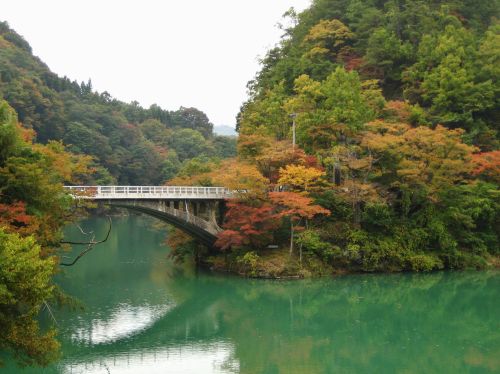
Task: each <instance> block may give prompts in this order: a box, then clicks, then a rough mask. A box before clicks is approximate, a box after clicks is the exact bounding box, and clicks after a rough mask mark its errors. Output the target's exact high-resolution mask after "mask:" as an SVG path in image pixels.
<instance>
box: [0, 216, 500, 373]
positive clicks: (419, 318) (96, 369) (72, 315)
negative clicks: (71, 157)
mask: <svg viewBox="0 0 500 374" xmlns="http://www.w3.org/2000/svg"><path fill="white" fill-rule="evenodd" d="M153 224H154V221H151V220H149V219H146V218H142V217H128V218H115V219H114V222H113V231H112V233H111V236H110V238H109V240H108V242H106V243H105V244H103V245H100V246H98V247H96V248H95V249H94V250H93V251H92V252H90V253H89V254H88V255H87V256H85V257H83V258H82V259H81V260H80V262H78V263H77V265H75V266H74V267H72V268H68V269H66V270H65V273H64V274H61V276H59V280H58V282H59V284H60V285H61V286H62V287H63V289H64V290H65V291H66V292H67V293H69V294H71V295H74V296H76V297H77V298H79V299H80V300H81V301H82V302H83V303H84V304H85V310H84V311H58V312H56V319H57V321H58V324H59V331H60V340H61V342H62V350H63V358H62V360H61V361H60V362H58V363H57V364H55V365H53V366H51V367H49V368H47V369H44V370H41V369H24V370H21V369H18V368H16V367H15V366H14V365H13V364H12V363H9V364H8V366H7V367H6V368H4V369H3V371H5V372H8V373H10V372H12V373H17V372H21V373H266V374H267V373H269V374H271V373H280V374H281V373H283V374H288V373H499V372H500V325H499V316H500V305H499V300H500V274H499V273H498V272H467V273H436V274H425V275H360V276H357V275H354V276H346V277H340V278H335V279H320V280H305V281H290V282H277V281H264V280H247V279H240V278H235V277H228V276H221V275H213V274H206V273H200V272H195V271H194V270H193V269H191V268H189V267H187V266H184V267H176V266H174V265H172V264H171V262H170V261H169V260H168V259H167V254H168V248H166V247H165V246H163V245H162V242H163V240H164V236H165V234H164V232H163V231H161V230H158V229H154V228H153ZM82 226H83V227H84V228H85V229H87V230H94V231H95V232H96V234H97V238H99V237H101V236H103V235H104V234H105V231H106V228H107V227H106V221H105V220H104V219H97V218H95V219H89V220H87V221H84V222H83V223H82ZM67 233H68V236H69V237H71V238H80V235H79V231H78V230H77V229H74V228H73V229H71V228H70V229H68V232H67ZM74 253H77V252H74ZM43 318H44V319H47V318H48V317H47V316H43Z"/></svg>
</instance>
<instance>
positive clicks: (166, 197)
mask: <svg viewBox="0 0 500 374" xmlns="http://www.w3.org/2000/svg"><path fill="white" fill-rule="evenodd" d="M64 188H65V190H66V191H67V192H68V193H69V194H70V195H71V196H72V197H73V198H76V199H89V200H94V201H96V202H100V203H104V204H106V205H110V206H116V207H120V208H125V209H128V210H132V211H136V212H140V213H144V214H147V215H150V216H153V217H156V218H158V219H160V220H162V221H165V222H168V223H169V224H171V225H173V226H175V227H177V228H179V229H181V230H182V231H184V232H186V233H187V234H189V235H191V236H192V237H194V238H195V239H197V240H199V241H200V242H201V243H202V244H204V245H206V246H208V247H209V248H210V247H213V246H214V243H215V241H216V240H217V234H218V233H219V232H221V231H222V229H221V227H220V225H221V224H222V220H223V217H224V211H225V204H224V201H225V200H226V199H231V198H233V197H234V193H233V192H231V191H229V190H228V189H227V188H224V187H190V186H65V187H64Z"/></svg>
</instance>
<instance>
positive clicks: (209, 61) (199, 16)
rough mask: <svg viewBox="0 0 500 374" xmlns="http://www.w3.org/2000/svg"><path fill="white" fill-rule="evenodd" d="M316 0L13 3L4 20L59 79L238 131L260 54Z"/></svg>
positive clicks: (7, 6)
mask: <svg viewBox="0 0 500 374" xmlns="http://www.w3.org/2000/svg"><path fill="white" fill-rule="evenodd" d="M309 5H310V0H210V1H209V0H176V1H173V0H141V1H138V0H136V1H131V0H85V1H83V0H71V1H68V0H44V1H40V0H16V1H9V2H5V3H4V4H2V12H1V15H0V20H2V21H7V22H8V23H9V25H10V26H11V27H12V28H13V29H14V30H16V31H17V32H18V33H19V34H21V35H22V36H24V38H25V39H26V40H27V41H28V42H29V43H30V45H31V47H32V48H33V53H34V54H35V55H36V56H38V57H40V58H41V60H42V61H44V62H45V63H46V64H47V65H48V66H49V68H50V69H51V70H52V71H53V72H55V73H57V74H58V75H59V76H64V75H66V76H68V77H69V78H70V79H71V80H77V81H79V82H80V81H87V80H88V79H89V78H90V79H92V85H93V88H94V89H95V90H98V91H99V92H102V91H108V92H109V93H110V94H111V95H112V96H113V97H115V98H117V99H119V100H122V101H125V102H131V101H133V100H136V101H138V102H139V103H140V104H141V105H143V106H145V107H149V106H150V105H151V104H153V103H156V104H158V105H160V106H161V107H163V108H165V109H169V110H176V109H178V108H179V107H180V106H184V107H196V108H198V109H200V110H202V111H203V112H205V113H206V114H207V115H208V117H209V119H210V120H211V121H212V122H213V123H214V124H215V125H228V126H232V127H234V126H235V122H236V120H235V117H236V115H237V113H238V111H239V108H240V106H241V104H242V103H243V102H244V101H245V99H246V97H247V95H246V84H247V82H248V81H249V80H251V79H252V78H253V77H254V76H255V73H256V72H257V71H258V70H259V64H258V57H263V56H264V55H265V53H266V51H267V50H268V49H269V48H271V47H273V46H274V45H275V44H276V43H277V42H278V41H279V39H280V36H281V34H282V31H281V30H279V29H278V27H277V26H276V25H277V24H278V22H283V20H282V18H281V16H282V15H283V13H285V12H286V11H287V10H288V9H289V8H290V7H292V6H293V7H294V8H295V9H296V10H298V11H300V10H303V9H305V8H306V7H308V6H309Z"/></svg>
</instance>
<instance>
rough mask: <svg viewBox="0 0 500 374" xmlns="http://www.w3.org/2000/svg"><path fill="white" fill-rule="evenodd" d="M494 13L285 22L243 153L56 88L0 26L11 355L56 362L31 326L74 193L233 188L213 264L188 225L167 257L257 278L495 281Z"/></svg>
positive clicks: (474, 9) (355, 8) (291, 15)
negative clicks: (479, 273) (462, 276)
mask: <svg viewBox="0 0 500 374" xmlns="http://www.w3.org/2000/svg"><path fill="white" fill-rule="evenodd" d="M499 12H500V3H499V1H498V0H490V1H480V2H477V1H473V0H419V1H410V0H314V1H313V2H312V5H311V6H310V8H308V9H306V10H305V11H303V12H301V13H297V12H295V11H294V10H293V9H290V10H289V11H288V12H286V13H285V15H284V17H285V21H284V22H283V24H284V25H289V26H281V28H282V32H283V36H282V38H281V40H280V41H279V43H278V44H277V45H276V46H275V47H274V48H272V49H270V50H269V51H268V52H267V54H266V55H265V56H264V57H263V58H262V60H261V68H260V71H259V72H257V74H256V76H255V79H253V80H252V81H250V82H249V83H248V90H249V99H248V100H247V101H246V102H245V103H243V104H242V106H241V110H240V112H239V114H238V117H237V129H238V132H239V137H238V139H236V138H231V137H221V136H216V135H214V134H213V125H212V123H210V121H209V119H208V118H207V116H206V115H205V114H204V113H203V112H201V111H200V110H198V109H195V108H184V107H181V108H180V109H179V110H176V111H168V110H165V109H162V108H161V107H159V106H158V105H152V106H151V107H149V108H147V109H145V108H142V107H141V106H140V105H139V104H138V103H137V102H132V103H130V104H127V103H124V102H121V101H119V100H117V99H114V98H113V97H111V95H110V94H109V93H107V92H102V93H99V92H96V91H95V90H94V89H93V87H92V83H91V81H90V80H89V81H88V82H82V83H78V82H75V81H71V80H70V79H69V78H67V77H64V78H60V77H58V76H57V75H56V74H54V73H52V72H51V71H50V70H49V69H48V67H47V66H46V65H45V64H44V63H43V62H41V61H40V59H38V58H37V57H35V56H34V55H33V54H32V50H31V48H30V46H29V44H28V43H27V42H26V41H25V40H24V39H23V38H22V37H21V36H20V35H19V34H17V33H16V32H15V31H14V30H12V29H10V28H9V26H8V24H7V23H5V22H3V23H0V95H1V97H2V98H3V99H2V101H1V102H0V264H1V266H0V331H2V334H1V335H0V349H1V350H2V351H4V350H5V351H9V352H11V353H13V354H14V355H16V357H17V359H18V360H19V361H20V362H22V363H24V364H28V365H42V366H43V365H47V364H48V363H49V362H52V361H54V360H55V359H56V358H57V355H58V342H57V340H56V338H55V337H56V331H55V330H54V329H51V330H49V331H42V330H41V329H40V327H39V325H38V321H37V319H36V316H37V315H38V313H39V312H40V310H42V309H43V308H47V309H49V305H48V302H51V303H53V304H56V303H59V302H64V300H65V298H66V296H65V295H64V294H63V293H62V292H61V291H60V290H59V289H58V288H57V286H56V285H55V283H54V282H53V276H54V274H56V273H57V272H58V268H59V266H58V265H59V256H60V254H61V252H60V249H61V240H62V228H63V227H64V226H65V225H67V224H68V223H70V222H72V221H74V220H75V219H77V217H78V214H79V210H80V208H81V207H75V205H74V204H73V201H72V199H71V198H70V197H69V196H68V195H67V194H65V193H64V191H63V188H62V186H63V184H74V185H78V184H103V185H105V184H123V185H129V184H130V185H131V184H135V185H140V184H143V185H146V184H151V185H156V184H163V183H168V184H171V185H179V184H182V185H201V186H225V187H227V188H229V189H231V190H233V191H239V192H240V194H239V195H238V198H237V199H233V200H231V201H228V202H226V215H225V222H224V224H223V231H222V232H221V234H220V235H219V237H218V241H217V243H216V245H217V248H216V250H215V253H214V251H213V250H211V251H208V250H207V248H203V247H201V246H200V245H199V244H197V243H196V242H194V241H193V240H192V239H190V238H189V237H187V236H186V235H185V234H183V233H182V232H180V231H172V232H170V233H169V235H168V239H167V241H168V244H169V245H170V246H171V248H172V251H171V255H170V257H171V258H173V259H174V260H179V261H180V260H182V259H183V258H186V257H195V258H196V259H197V260H198V261H199V262H200V263H202V264H204V265H206V266H209V267H211V268H213V269H216V270H224V271H232V272H236V273H240V274H243V275H246V276H251V277H287V276H293V277H309V276H317V275H332V274H338V273H345V272H401V271H415V272H424V271H433V270H440V269H484V268H488V267H498V266H499V264H500V261H499V248H500V238H499V234H500V192H499V183H500V150H499V148H500V147H499V146H500V134H499V119H500V113H499V107H500V106H499V101H500V86H499V79H500V23H499V21H498V17H499ZM293 131H295V136H294V135H293ZM293 138H295V139H296V143H295V144H294V143H293V142H292V139H293ZM221 170H224V173H221V172H220V171H221Z"/></svg>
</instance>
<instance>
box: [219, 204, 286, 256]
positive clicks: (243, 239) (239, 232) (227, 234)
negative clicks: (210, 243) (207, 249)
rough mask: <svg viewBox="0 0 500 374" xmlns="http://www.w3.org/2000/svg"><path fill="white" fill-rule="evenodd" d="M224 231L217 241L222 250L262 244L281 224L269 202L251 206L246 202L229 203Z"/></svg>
mask: <svg viewBox="0 0 500 374" xmlns="http://www.w3.org/2000/svg"><path fill="white" fill-rule="evenodd" d="M228 208H229V210H228V212H227V213H226V223H225V224H224V229H225V230H224V231H223V232H222V233H221V234H219V239H218V240H217V242H216V243H215V244H216V246H218V247H219V248H221V249H222V250H226V249H228V248H229V247H231V246H241V245H249V244H250V245H261V244H263V243H265V242H266V241H267V240H269V239H270V238H271V236H272V231H273V230H274V229H276V228H277V226H278V225H279V217H276V215H275V214H274V212H273V207H272V206H271V205H270V204H268V203H261V204H260V206H251V205H248V203H246V202H230V203H228Z"/></svg>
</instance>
